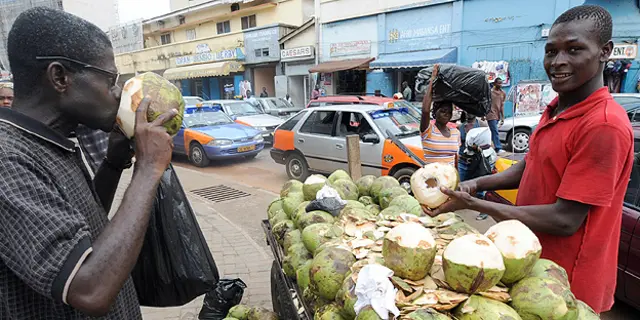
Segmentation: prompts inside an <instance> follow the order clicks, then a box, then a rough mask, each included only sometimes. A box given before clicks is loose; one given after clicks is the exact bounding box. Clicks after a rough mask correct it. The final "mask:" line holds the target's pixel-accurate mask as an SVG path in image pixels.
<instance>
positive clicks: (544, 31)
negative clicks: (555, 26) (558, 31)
mask: <svg viewBox="0 0 640 320" xmlns="http://www.w3.org/2000/svg"><path fill="white" fill-rule="evenodd" d="M549 31H551V29H550V28H542V32H541V36H542V37H543V38H547V37H549Z"/></svg>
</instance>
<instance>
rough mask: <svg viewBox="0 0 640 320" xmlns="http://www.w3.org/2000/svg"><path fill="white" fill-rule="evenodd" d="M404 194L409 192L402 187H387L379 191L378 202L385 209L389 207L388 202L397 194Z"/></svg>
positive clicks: (397, 195)
mask: <svg viewBox="0 0 640 320" xmlns="http://www.w3.org/2000/svg"><path fill="white" fill-rule="evenodd" d="M406 195H409V193H408V192H407V190H405V189H404V188H403V187H393V188H388V189H385V190H382V191H381V192H380V196H379V197H378V203H379V204H380V208H382V209H386V208H387V207H389V204H390V203H391V201H393V199H395V198H397V197H399V196H406Z"/></svg>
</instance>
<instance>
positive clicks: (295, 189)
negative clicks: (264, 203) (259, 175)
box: [280, 180, 303, 198]
mask: <svg viewBox="0 0 640 320" xmlns="http://www.w3.org/2000/svg"><path fill="white" fill-rule="evenodd" d="M302 185H303V184H302V182H300V181H298V180H289V181H287V182H286V183H285V184H284V185H283V186H282V189H280V197H281V198H286V197H287V195H289V193H302Z"/></svg>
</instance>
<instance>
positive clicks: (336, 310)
mask: <svg viewBox="0 0 640 320" xmlns="http://www.w3.org/2000/svg"><path fill="white" fill-rule="evenodd" d="M313 320H345V318H343V317H342V315H341V314H340V307H338V306H337V305H336V304H335V303H332V304H328V305H325V306H322V307H320V308H319V309H318V312H316V314H315V315H313Z"/></svg>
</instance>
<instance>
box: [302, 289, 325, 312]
mask: <svg viewBox="0 0 640 320" xmlns="http://www.w3.org/2000/svg"><path fill="white" fill-rule="evenodd" d="M302 300H303V301H304V302H305V303H306V304H307V307H309V309H311V311H312V312H313V313H316V312H317V311H318V309H320V308H322V307H323V306H325V305H327V304H329V303H331V301H329V300H327V299H324V298H322V297H320V296H319V295H317V294H315V293H314V292H313V291H312V290H311V288H306V289H305V290H304V291H303V292H302Z"/></svg>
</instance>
